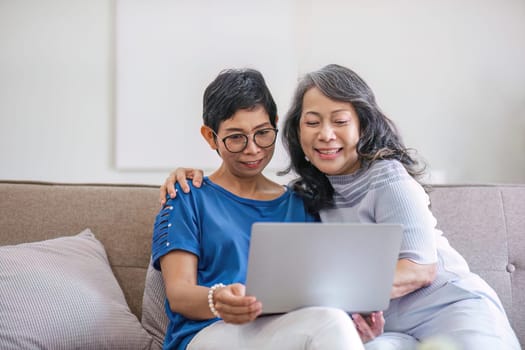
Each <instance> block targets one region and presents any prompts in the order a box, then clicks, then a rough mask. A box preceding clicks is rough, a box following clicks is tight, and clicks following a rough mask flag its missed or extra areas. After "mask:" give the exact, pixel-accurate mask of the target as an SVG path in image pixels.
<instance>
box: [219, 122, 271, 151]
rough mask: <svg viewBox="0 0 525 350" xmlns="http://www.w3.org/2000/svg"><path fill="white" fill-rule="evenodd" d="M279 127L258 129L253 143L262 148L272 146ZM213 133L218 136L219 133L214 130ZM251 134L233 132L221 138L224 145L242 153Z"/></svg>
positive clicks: (254, 134)
mask: <svg viewBox="0 0 525 350" xmlns="http://www.w3.org/2000/svg"><path fill="white" fill-rule="evenodd" d="M277 131H279V130H277V129H274V128H266V129H261V130H257V131H256V132H254V133H253V143H255V144H256V145H257V147H260V148H268V147H271V146H272V145H273V144H274V143H275V139H276V138H277ZM213 134H214V135H215V136H216V137H217V138H218V137H219V135H217V134H216V133H215V131H213ZM249 136H250V135H246V134H232V135H228V136H226V137H224V138H222V139H221V141H222V142H223V143H224V147H226V149H227V150H228V151H229V152H231V153H240V152H242V151H244V150H245V149H246V147H247V146H248V137H249Z"/></svg>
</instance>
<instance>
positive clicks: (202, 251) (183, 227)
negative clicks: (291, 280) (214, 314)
mask: <svg viewBox="0 0 525 350" xmlns="http://www.w3.org/2000/svg"><path fill="white" fill-rule="evenodd" d="M190 188H191V191H190V192H189V193H184V192H183V191H182V190H181V188H180V187H179V186H178V185H177V190H178V192H177V197H176V198H175V199H169V200H168V201H167V203H166V205H165V206H164V207H163V209H162V210H161V211H160V212H159V214H158V215H157V217H156V220H155V225H154V230H153V242H152V256H153V266H154V267H155V268H156V269H158V270H160V262H159V261H160V257H162V256H163V255H166V254H167V253H169V252H170V251H173V250H184V251H188V252H190V253H193V254H195V255H196V256H197V258H198V267H197V284H198V285H201V286H207V287H210V286H212V285H214V284H216V283H224V284H231V283H242V284H244V283H245V280H246V268H247V260H248V248H249V243H250V234H251V226H252V224H253V223H254V222H261V221H266V222H309V221H315V219H314V218H313V217H312V216H311V215H309V214H308V213H307V211H306V209H305V207H304V203H303V201H302V199H301V198H300V197H299V196H297V195H296V194H294V193H293V191H291V190H289V189H287V190H286V191H285V193H284V194H282V195H281V196H280V197H278V198H276V199H273V200H268V201H261V200H253V199H246V198H241V197H238V196H236V195H234V194H233V193H231V192H228V191H227V190H225V189H224V188H222V187H220V186H218V185H216V184H214V183H213V182H211V181H210V180H209V179H208V178H207V177H205V178H204V181H203V183H202V187H201V188H200V189H196V188H194V187H193V185H191V184H190ZM166 313H167V315H168V318H169V320H170V322H169V325H168V329H167V331H166V338H165V340H164V349H186V346H187V345H188V343H189V342H190V341H191V339H192V338H193V336H195V334H196V333H197V332H199V331H200V330H201V329H203V328H204V327H206V326H208V325H210V324H212V323H213V322H215V321H217V320H218V319H216V318H215V319H209V320H204V321H202V320H199V321H194V320H190V319H187V318H185V317H184V316H182V315H180V314H178V313H174V312H172V311H171V309H170V308H169V304H168V302H167V301H166Z"/></svg>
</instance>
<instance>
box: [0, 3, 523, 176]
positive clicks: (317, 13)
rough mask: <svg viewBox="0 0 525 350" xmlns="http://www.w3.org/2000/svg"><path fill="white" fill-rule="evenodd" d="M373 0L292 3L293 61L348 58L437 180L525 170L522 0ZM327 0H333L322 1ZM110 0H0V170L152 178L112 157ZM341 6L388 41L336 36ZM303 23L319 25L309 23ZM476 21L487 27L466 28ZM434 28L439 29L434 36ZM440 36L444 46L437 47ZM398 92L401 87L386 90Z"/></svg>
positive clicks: (343, 15) (312, 64)
mask: <svg viewBox="0 0 525 350" xmlns="http://www.w3.org/2000/svg"><path fill="white" fill-rule="evenodd" d="M385 1H386V0H385ZM385 1H379V0H375V1H366V2H365V1H363V4H366V6H364V7H354V5H355V4H356V2H344V1H342V0H340V1H337V0H323V1H310V2H305V4H306V5H308V6H306V7H305V8H304V13H302V14H301V16H303V17H302V18H303V20H302V21H303V22H302V23H303V27H302V29H301V30H304V31H305V37H306V38H307V39H305V41H304V42H302V43H299V45H300V47H302V50H303V54H304V55H305V61H304V63H303V68H304V69H305V70H308V69H311V68H317V64H318V63H320V62H325V61H326V60H330V61H333V62H339V63H342V64H345V65H348V66H350V67H352V68H355V70H356V71H357V72H359V73H360V74H361V75H362V76H363V77H364V78H365V79H366V80H367V81H368V82H369V83H370V85H371V86H372V88H374V90H375V91H376V93H377V96H378V100H379V102H380V104H381V105H382V106H383V109H384V110H385V111H386V112H387V113H388V114H389V115H391V116H392V118H393V119H394V120H395V121H396V122H397V123H398V125H399V126H400V128H401V130H402V132H403V134H404V136H405V141H406V143H407V144H408V145H409V146H412V147H415V148H417V149H418V150H419V151H420V152H421V154H422V155H423V156H424V157H425V158H426V160H427V161H428V162H429V163H430V165H431V167H432V169H433V170H434V171H436V170H437V173H436V174H437V180H438V181H446V182H499V183H504V182H514V183H517V182H521V183H523V182H525V156H524V155H523V153H524V151H525V64H523V62H525V3H524V2H523V1H520V0H504V1H496V0H493V1H491V0H482V1H473V0H472V1H467V0H462V1H446V2H445V3H446V4H448V5H447V6H445V7H443V6H438V5H435V3H437V2H425V4H424V5H423V4H422V2H421V1H416V0H413V1H408V0H407V1H405V2H402V3H401V4H402V5H403V6H400V8H402V9H405V10H406V9H407V8H408V9H411V10H410V11H409V12H408V13H407V12H406V11H404V12H395V11H394V12H392V6H389V7H388V8H389V11H388V12H387V11H385V10H384V5H385V4H386V2H385ZM433 3H434V5H432V4H433ZM440 3H442V2H440ZM320 4H323V5H322V6H321V5H320ZM344 4H346V5H344ZM350 4H353V5H350ZM408 5H410V6H408ZM335 6H338V7H339V6H343V7H344V6H346V8H344V11H342V10H339V11H333V9H334V7H335ZM114 7H115V6H114V3H113V1H110V0H91V1H89V0H84V1H82V0H46V1H39V0H0V178H1V179H33V180H46V181H67V182H140V183H153V184H158V183H160V182H161V181H162V180H163V179H164V177H165V175H166V172H167V169H160V170H158V169H157V170H152V171H144V170H141V171H133V170H126V171H120V170H117V169H116V167H115V134H116V132H115V54H114V47H115V46H114V44H115V42H114V34H115V27H114V26H115V24H114V17H115V12H114V11H115V10H114ZM429 11H430V12H432V16H431V18H434V21H430V22H428V21H425V22H421V21H420V20H418V19H420V18H422V17H421V16H422V15H423V14H425V13H426V16H425V17H424V18H429V14H428V12H429ZM350 14H352V15H350ZM348 18H351V19H352V20H353V21H354V22H355V21H359V23H358V24H359V26H360V27H361V28H363V30H368V31H367V33H369V35H372V36H373V35H387V34H388V33H390V34H391V35H392V37H391V39H392V40H391V45H390V46H385V45H381V46H377V45H375V43H374V41H370V40H368V41H366V42H363V40H362V38H363V36H362V35H359V33H355V35H352V36H351V37H348V36H344V37H343V36H342V35H341V34H340V33H341V29H342V28H343V27H344V26H345V21H346V20H348ZM396 18H397V20H395V19H396ZM399 18H402V19H403V20H399ZM487 18H489V19H490V21H487V20H486V19H487ZM323 19H328V20H327V21H325V22H322V23H323V25H322V26H320V25H319V21H320V20H321V21H322V20H323ZM311 23H318V24H317V25H318V26H319V27H320V28H322V32H319V31H311V32H308V28H309V24H311ZM403 23H405V24H406V25H403ZM354 24H355V23H354ZM394 25H395V27H392V28H389V27H385V28H382V29H381V30H377V28H381V26H394ZM482 25H483V26H484V27H485V28H488V29H486V30H484V31H483V32H482V33H478V32H477V29H478V28H480V27H481V26H482ZM414 26H415V27H416V28H420V30H421V35H420V36H419V39H420V40H417V41H415V42H412V43H406V42H404V41H403V40H402V38H403V35H404V31H408V30H413V29H412V28H414ZM443 31H445V32H446V33H447V34H448V38H449V40H450V42H448V41H447V43H444V42H436V40H435V39H436V38H440V39H439V40H443V39H441V38H443V36H442V35H441V34H442V33H443ZM385 33H386V34H385ZM394 39H401V41H400V42H402V43H404V44H405V45H411V46H410V48H411V50H412V51H410V52H413V50H415V48H419V51H416V52H417V53H418V54H415V55H414V54H411V55H407V50H406V48H403V47H398V46H397V45H396V40H394ZM444 44H446V45H445V46H447V47H452V48H453V50H452V51H453V52H440V51H439V49H438V48H440V47H442V46H443V45H444ZM334 48H337V50H335V49H334ZM358 50H368V51H369V52H373V53H375V55H374V59H373V60H371V61H366V62H365V61H364V60H363V59H362V56H360V55H359V54H358ZM413 70H417V71H418V72H419V74H416V75H414V74H413ZM436 70H437V71H438V72H439V74H437V76H438V77H439V79H432V80H431V81H429V80H428V79H427V74H426V73H428V75H433V76H436V74H434V73H435V71H436ZM430 73H432V74H430ZM408 76H410V79H407V78H406V77H408ZM450 81H454V84H453V85H451V84H449V83H450ZM480 86H482V87H483V88H481V89H480ZM473 88H475V89H473ZM422 89H423V90H424V91H425V93H424V94H421V90H422ZM393 91H395V92H396V93H395V94H393V93H392V92H393ZM399 91H402V95H404V99H399V98H397V97H398V96H399V95H400V93H399ZM470 91H476V94H469V92H470ZM392 95H395V96H396V99H393V98H390V97H389V96H392ZM414 95H418V96H420V95H422V96H424V97H423V98H418V99H417V100H415V99H413V96H414ZM460 97H461V98H460ZM429 115H431V116H432V118H430V117H429ZM406 116H411V117H410V118H408V119H407V117H406ZM161 132H162V130H159V134H160V133H161ZM196 134H197V133H196ZM196 142H201V141H200V139H199V138H198V136H197V137H196ZM182 165H184V164H182ZM166 166H167V168H169V167H171V166H173V164H170V162H168V161H167V162H166Z"/></svg>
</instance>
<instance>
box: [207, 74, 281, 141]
mask: <svg viewBox="0 0 525 350" xmlns="http://www.w3.org/2000/svg"><path fill="white" fill-rule="evenodd" d="M257 107H263V108H264V109H265V110H266V112H267V113H268V115H269V116H270V123H271V124H272V126H273V127H276V121H277V106H276V105H275V101H274V99H273V97H272V94H271V93H270V90H269V89H268V86H267V85H266V82H265V81H264V78H263V76H262V74H261V73H260V72H259V71H257V70H255V69H250V68H243V69H227V70H223V71H221V72H220V73H219V75H218V76H217V77H216V78H215V79H214V80H213V81H212V82H211V83H210V84H209V85H208V87H207V88H206V90H204V97H203V113H202V119H203V122H204V125H206V126H208V127H210V128H211V129H212V130H213V131H215V132H218V129H219V125H220V124H221V122H222V121H224V120H226V119H229V118H231V117H232V116H233V115H234V114H235V113H236V112H237V111H238V110H241V109H247V110H252V109H254V108H257Z"/></svg>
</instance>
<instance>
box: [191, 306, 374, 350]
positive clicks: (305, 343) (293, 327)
mask: <svg viewBox="0 0 525 350" xmlns="http://www.w3.org/2000/svg"><path fill="white" fill-rule="evenodd" d="M187 349H188V350H208V349H209V350H211V349H213V350H218V349H228V350H230V349H236V350H248V349H249V350H259V349H272V350H275V349H283V350H296V349H297V350H299V349H300V350H318V349H319V350H327V349H329V350H354V349H359V350H363V349H364V347H363V344H362V342H361V339H360V338H359V335H358V333H357V331H356V329H355V326H354V323H353V321H352V319H351V318H350V317H349V316H348V314H347V313H346V312H344V311H342V310H339V309H335V308H327V307H309V308H304V309H300V310H296V311H293V312H289V313H287V314H283V315H273V316H263V317H258V318H257V319H255V320H254V321H253V322H250V323H247V324H244V325H232V324H228V323H224V322H223V321H218V322H215V323H214V324H212V325H210V326H208V327H206V328H204V329H203V330H201V331H200V332H199V333H197V335H196V336H195V337H194V338H193V340H192V341H191V342H190V344H189V345H188V347H187Z"/></svg>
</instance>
